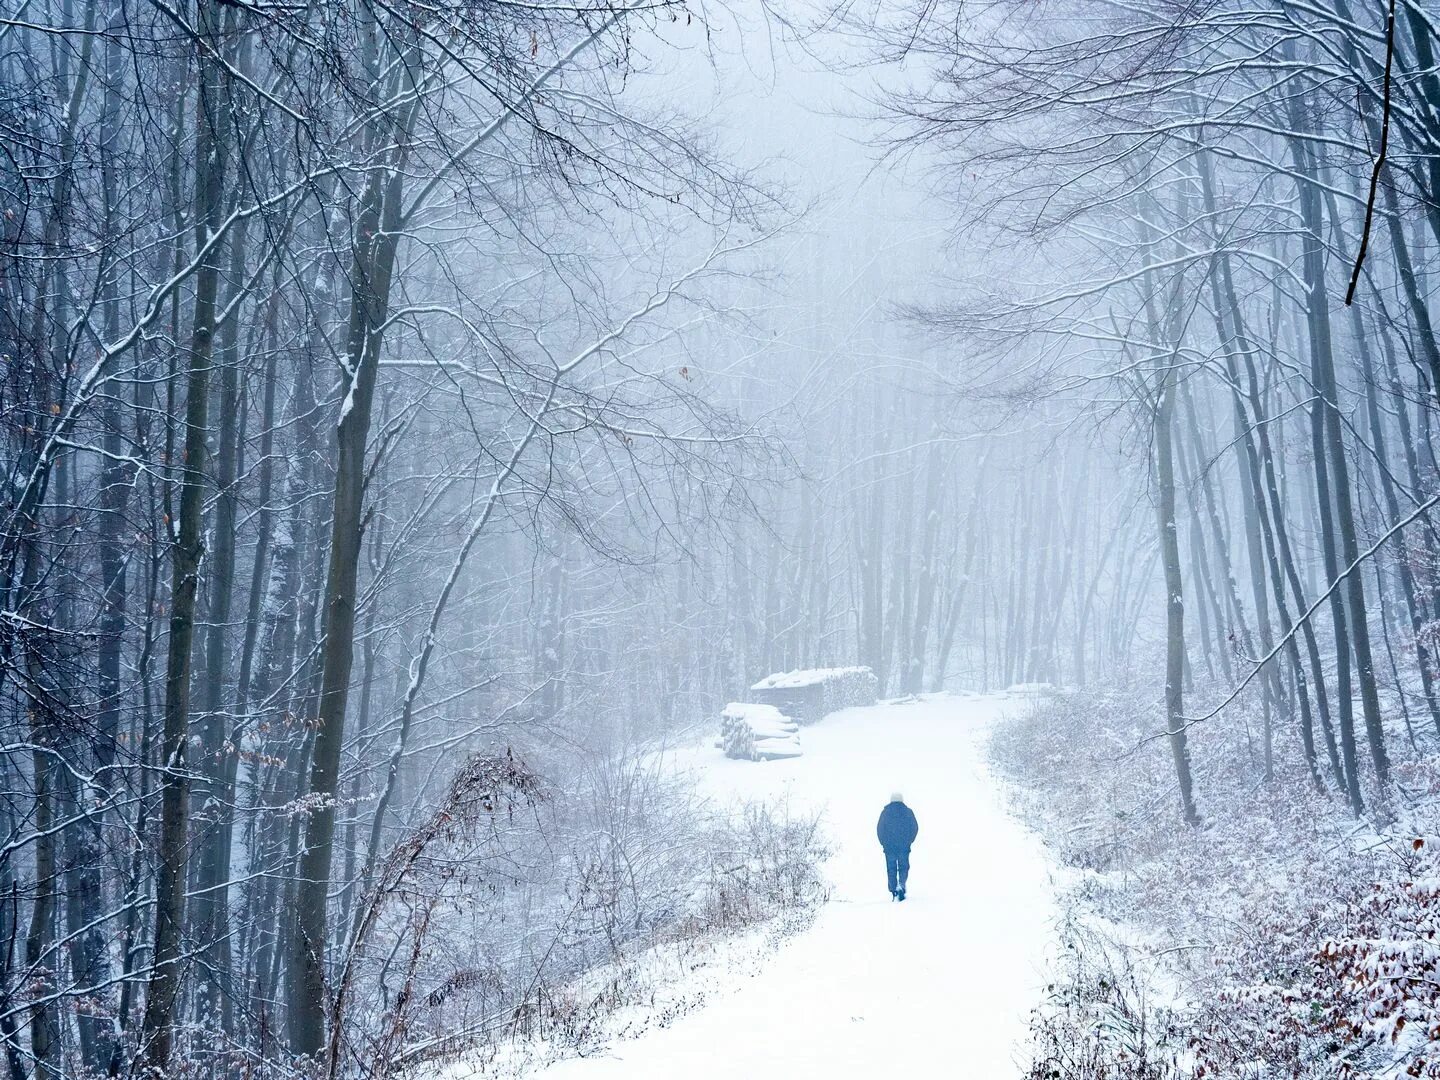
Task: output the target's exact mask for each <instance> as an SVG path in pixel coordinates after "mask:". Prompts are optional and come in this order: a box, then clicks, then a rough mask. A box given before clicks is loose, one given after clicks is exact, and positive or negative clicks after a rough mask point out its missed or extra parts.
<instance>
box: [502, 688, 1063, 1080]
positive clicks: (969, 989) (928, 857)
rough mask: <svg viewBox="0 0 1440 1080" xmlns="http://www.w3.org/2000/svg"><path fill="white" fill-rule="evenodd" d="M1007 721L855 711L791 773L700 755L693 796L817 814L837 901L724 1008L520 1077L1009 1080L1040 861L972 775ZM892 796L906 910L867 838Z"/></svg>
mask: <svg viewBox="0 0 1440 1080" xmlns="http://www.w3.org/2000/svg"><path fill="white" fill-rule="evenodd" d="M1004 707H1005V702H1004V701H1003V700H1001V699H998V698H966V697H937V698H934V699H930V700H924V701H917V702H908V703H904V704H896V705H880V706H876V707H874V708H867V709H852V710H848V711H846V712H844V713H840V714H837V715H835V716H832V717H830V718H828V719H827V720H825V721H824V722H823V723H821V724H818V725H816V726H814V727H810V728H806V729H805V730H804V731H803V733H802V738H803V741H804V746H805V756H804V757H802V758H799V759H796V760H793V761H777V762H768V763H761V764H751V763H745V762H734V761H727V760H725V759H723V758H721V757H720V754H719V751H714V752H707V753H704V754H701V755H698V756H697V757H696V759H695V763H696V764H697V765H699V766H701V769H700V773H699V776H700V780H701V782H702V783H704V784H705V786H706V787H709V788H712V789H713V790H715V791H716V792H717V794H723V793H725V792H733V793H734V794H736V795H739V796H755V795H767V794H778V793H783V792H788V793H789V794H790V795H791V797H792V798H793V799H794V800H796V802H798V803H803V804H805V805H809V806H816V807H824V809H825V815H826V823H827V831H828V832H829V834H830V836H831V837H832V838H833V839H834V842H835V844H836V845H837V848H838V850H837V852H836V854H835V857H834V859H833V860H832V861H831V863H830V864H829V866H828V872H829V875H830V877H831V880H832V881H833V882H834V885H835V890H834V898H833V899H832V901H831V902H830V903H829V904H828V905H826V906H825V908H824V909H823V910H822V911H821V913H820V916H819V918H818V919H817V920H816V922H815V924H814V925H813V926H812V927H811V928H810V929H809V930H807V931H806V932H805V933H803V934H801V935H800V936H798V937H797V938H795V939H794V940H793V941H790V942H789V943H787V944H786V945H785V946H784V947H783V948H782V949H781V951H780V952H779V954H778V955H776V956H775V957H774V958H773V959H772V960H771V961H770V962H769V963H768V964H767V965H766V966H765V967H764V969H763V970H762V971H761V972H760V973H759V974H758V975H757V976H755V977H754V978H753V979H750V980H749V981H747V982H746V983H745V984H744V985H743V986H741V987H740V988H739V989H738V990H736V991H735V992H733V993H729V994H726V995H723V996H721V997H719V998H718V999H717V1000H714V1001H712V1002H710V1003H708V1004H707V1005H706V1006H705V1007H703V1008H701V1009H699V1010H697V1011H695V1012H693V1013H690V1014H688V1015H685V1016H682V1017H680V1018H679V1019H677V1020H676V1021H675V1022H674V1023H673V1024H672V1025H671V1026H669V1027H666V1028H661V1029H656V1030H652V1031H649V1032H647V1033H646V1034H645V1035H643V1036H642V1037H640V1038H638V1039H636V1040H634V1041H631V1042H620V1043H616V1044H614V1045H612V1046H611V1047H609V1049H608V1050H607V1051H606V1052H605V1054H604V1055H601V1056H596V1057H587V1058H584V1059H572V1060H569V1061H564V1062H560V1063H557V1064H554V1065H552V1066H550V1067H549V1068H548V1069H545V1070H542V1071H541V1072H538V1073H532V1074H531V1075H532V1076H537V1077H543V1078H544V1080H611V1078H614V1080H620V1078H622V1077H623V1078H625V1080H652V1078H653V1080H660V1078H662V1077H663V1078H665V1080H674V1078H676V1077H720V1076H733V1077H745V1078H749V1080H796V1078H798V1077H817V1078H818V1077H827V1078H843V1077H865V1078H871V1077H876V1078H880V1077H883V1078H890V1077H904V1078H907V1080H925V1078H928V1077H939V1076H954V1075H958V1076H966V1077H977V1078H984V1080H1005V1078H1007V1077H1016V1076H1019V1075H1020V1074H1021V1071H1022V1070H1021V1066H1020V1063H1019V1061H1020V1059H1019V1056H1018V1054H1017V1049H1018V1048H1019V1046H1020V1043H1021V1040H1022V1039H1023V1036H1024V1031H1025V1018H1026V1015H1027V1013H1028V1012H1029V1010H1030V1008H1031V1007H1032V1006H1033V1005H1034V1004H1035V1003H1036V1002H1037V1001H1038V999H1039V994H1040V991H1041V988H1042V987H1043V981H1044V976H1043V970H1044V967H1045V962H1046V958H1047V952H1048V948H1049V943H1050V940H1051V937H1052V926H1051V914H1052V908H1051V884H1050V880H1049V874H1048V872H1047V864H1046V862H1045V860H1044V858H1043V856H1042V854H1041V850H1040V845H1039V843H1038V841H1037V840H1036V838H1035V837H1034V836H1032V835H1030V834H1029V833H1027V832H1026V831H1025V830H1024V829H1023V828H1022V827H1021V826H1020V825H1019V824H1017V823H1016V822H1015V821H1014V820H1013V819H1012V818H1011V817H1010V816H1009V815H1008V814H1007V813H1006V812H1005V810H1004V808H1003V806H1002V803H1001V796H1000V793H999V792H998V791H997V788H996V785H995V783H994V782H993V780H992V779H991V777H990V776H989V774H988V772H987V769H986V766H985V760H984V732H985V729H986V728H987V727H988V725H989V723H990V721H991V720H992V719H994V717H995V716H996V715H997V714H998V713H999V711H1000V710H1001V709H1003V708H1004ZM894 789H899V790H901V791H903V792H904V794H905V797H906V801H907V802H909V804H910V805H911V807H913V808H914V810H915V813H916V815H917V817H918V818H919V820H920V836H919V839H918V840H917V842H916V844H915V849H914V853H913V858H912V869H911V876H910V898H909V899H908V900H907V901H906V902H905V903H903V904H895V903H892V902H891V900H890V898H889V896H888V895H887V893H886V891H885V867H884V861H883V859H882V857H881V854H880V849H879V846H878V845H877V844H876V841H875V832H874V830H875V818H876V816H877V815H878V813H879V811H880V808H881V806H882V805H883V804H884V802H885V800H886V799H887V797H888V795H889V793H890V791H892V790H894Z"/></svg>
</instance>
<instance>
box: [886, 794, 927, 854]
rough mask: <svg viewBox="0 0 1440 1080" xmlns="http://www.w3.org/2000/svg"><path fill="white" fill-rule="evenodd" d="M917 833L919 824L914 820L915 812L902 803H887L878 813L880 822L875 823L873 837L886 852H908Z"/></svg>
mask: <svg viewBox="0 0 1440 1080" xmlns="http://www.w3.org/2000/svg"><path fill="white" fill-rule="evenodd" d="M919 832H920V823H919V822H918V821H916V820H915V811H913V810H911V809H910V807H908V806H906V805H905V804H904V803H903V802H892V803H887V804H886V806H885V809H884V810H881V811H880V820H879V821H878V822H876V823H875V835H876V837H878V838H879V840H880V846H881V847H883V848H884V849H885V850H886V851H909V850H910V845H911V844H913V843H914V842H915V837H916V835H917V834H918V833H919Z"/></svg>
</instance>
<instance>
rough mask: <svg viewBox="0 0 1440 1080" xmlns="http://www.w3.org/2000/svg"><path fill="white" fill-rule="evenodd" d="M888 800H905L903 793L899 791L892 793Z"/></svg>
mask: <svg viewBox="0 0 1440 1080" xmlns="http://www.w3.org/2000/svg"><path fill="white" fill-rule="evenodd" d="M890 801H891V802H904V801H905V796H904V795H901V794H900V792H898V791H897V792H895V793H893V794H892V795H891V796H890Z"/></svg>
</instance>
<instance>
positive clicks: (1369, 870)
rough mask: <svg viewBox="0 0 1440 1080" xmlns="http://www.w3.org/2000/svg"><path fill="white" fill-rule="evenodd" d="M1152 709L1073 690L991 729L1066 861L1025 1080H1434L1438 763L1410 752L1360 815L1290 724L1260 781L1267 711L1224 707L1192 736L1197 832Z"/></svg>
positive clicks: (1024, 806)
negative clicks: (1061, 913)
mask: <svg viewBox="0 0 1440 1080" xmlns="http://www.w3.org/2000/svg"><path fill="white" fill-rule="evenodd" d="M1157 713H1158V710H1157V708H1156V706H1155V704H1154V703H1153V702H1150V701H1147V700H1144V699H1143V698H1140V697H1138V696H1134V695H1129V694H1127V693H1125V692H1122V691H1107V692H1100V691H1083V692H1063V693H1059V694H1056V695H1053V696H1050V697H1047V698H1045V699H1042V700H1040V701H1038V702H1037V703H1035V704H1034V705H1033V707H1031V708H1029V709H1027V711H1026V712H1025V713H1024V714H1023V715H1019V716H1016V717H1014V718H1013V719H1012V720H1010V721H1009V722H1007V723H1005V724H1002V725H1000V726H999V727H998V728H997V730H996V732H995V734H994V736H993V739H992V744H991V754H992V757H993V759H994V761H995V762H996V763H997V765H998V766H999V767H1000V769H1001V770H1002V772H1003V773H1004V774H1005V775H1007V776H1008V778H1009V779H1010V780H1011V782H1012V787H1013V791H1014V797H1015V801H1016V803H1017V806H1018V809H1019V812H1020V813H1021V815H1022V816H1023V817H1024V818H1025V820H1026V821H1027V822H1028V823H1029V824H1030V825H1031V826H1032V827H1033V828H1035V829H1036V830H1037V831H1038V832H1039V833H1041V835H1042V836H1043V837H1044V839H1045V841H1046V843H1047V844H1048V846H1049V847H1050V848H1051V849H1052V851H1053V852H1054V854H1055V856H1056V858H1057V859H1058V861H1060V862H1061V863H1062V864H1063V865H1065V866H1066V867H1068V868H1069V869H1070V871H1071V875H1070V885H1069V888H1068V891H1067V895H1066V896H1065V898H1064V907H1065V910H1066V911H1067V919H1066V921H1065V925H1064V926H1063V927H1062V933H1063V938H1064V943H1065V946H1066V949H1065V956H1066V962H1065V963H1063V964H1062V965H1060V971H1059V973H1058V974H1057V982H1056V984H1055V985H1054V986H1052V987H1051V990H1050V994H1049V996H1048V997H1047V1000H1046V1002H1045V1003H1044V1005H1042V1007H1041V1008H1040V1009H1038V1010H1037V1011H1036V1013H1035V1016H1034V1018H1033V1023H1032V1035H1033V1064H1032V1068H1031V1071H1030V1073H1029V1077H1030V1078H1031V1080H1039V1078H1047V1080H1198V1078H1201V1077H1206V1078H1235V1080H1240V1078H1245V1080H1260V1078H1266V1080H1268V1078H1270V1077H1286V1078H1293V1080H1302V1078H1303V1080H1312V1078H1313V1080H1330V1078H1335V1080H1339V1078H1354V1080H1362V1078H1375V1080H1379V1078H1387V1080H1388V1078H1392V1077H1402V1076H1424V1077H1440V942H1437V939H1436V930H1437V928H1440V900H1437V897H1440V859H1437V853H1436V852H1435V850H1434V849H1435V843H1436V840H1440V838H1435V839H1432V838H1431V836H1430V834H1431V833H1434V832H1437V831H1440V830H1435V829H1434V826H1433V822H1434V820H1435V818H1434V814H1435V807H1436V793H1437V792H1440V770H1437V769H1436V766H1435V761H1434V757H1433V755H1431V754H1427V753H1424V752H1421V751H1411V752H1409V753H1408V754H1406V756H1404V757H1403V758H1402V759H1401V761H1400V762H1399V763H1398V764H1397V768H1396V775H1397V777H1398V778H1399V783H1398V784H1396V785H1393V790H1392V792H1391V793H1390V796H1389V799H1388V801H1387V804H1386V805H1385V807H1384V808H1383V814H1377V815H1376V817H1377V820H1356V819H1355V818H1354V817H1352V816H1351V815H1350V814H1349V813H1348V811H1347V809H1346V806H1345V804H1344V802H1343V800H1342V799H1341V798H1340V797H1339V795H1338V794H1336V793H1334V792H1333V791H1321V790H1317V788H1316V785H1315V784H1314V783H1313V782H1312V781H1311V779H1310V777H1309V775H1308V772H1307V770H1306V769H1305V768H1304V765H1303V761H1302V760H1301V758H1300V754H1299V750H1298V746H1294V745H1291V743H1292V742H1296V741H1298V740H1295V739H1294V736H1293V734H1292V733H1289V732H1278V733H1277V736H1276V738H1277V745H1276V752H1275V759H1274V761H1275V765H1274V774H1273V776H1272V778H1271V779H1269V780H1268V781H1267V780H1265V779H1263V770H1262V768H1261V764H1260V750H1259V747H1260V746H1261V745H1262V744H1261V741H1260V735H1261V732H1260V726H1259V722H1258V721H1257V719H1256V718H1255V717H1254V716H1252V715H1250V714H1248V713H1247V712H1245V711H1244V710H1243V709H1235V710H1232V711H1231V712H1229V713H1227V714H1222V716H1221V717H1217V718H1216V719H1214V720H1212V721H1209V722H1207V723H1206V724H1205V725H1201V726H1196V727H1195V728H1192V729H1191V750H1192V754H1193V759H1194V762H1195V771H1196V785H1195V786H1196V796H1197V799H1198V800H1199V802H1200V807H1201V812H1202V816H1203V821H1202V824H1201V826H1200V827H1199V828H1189V827H1186V826H1185V825H1183V824H1182V823H1181V821H1180V817H1179V814H1178V811H1177V806H1178V797H1177V794H1176V788H1175V781H1174V776H1173V768H1172V765H1171V762H1170V757H1169V750H1168V747H1167V746H1166V745H1165V743H1164V741H1163V740H1156V739H1154V738H1153V736H1154V733H1155V730H1156V727H1157V721H1156V719H1155V718H1156V716H1157ZM1401 752H1402V753H1404V751H1401ZM1427 822H1428V823H1432V824H1430V825H1429V827H1428V828H1427Z"/></svg>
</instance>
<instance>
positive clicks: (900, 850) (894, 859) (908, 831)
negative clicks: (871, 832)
mask: <svg viewBox="0 0 1440 1080" xmlns="http://www.w3.org/2000/svg"><path fill="white" fill-rule="evenodd" d="M919 832H920V823H919V822H918V821H916V820H915V811H913V810H911V809H910V807H908V806H906V805H905V797H904V796H903V795H901V794H900V792H898V791H897V792H895V794H894V795H891V796H890V801H889V803H887V804H886V806H885V809H884V810H881V811H880V820H879V821H878V822H876V823H875V835H876V837H877V838H878V839H879V840H880V846H881V847H882V848H884V849H885V880H886V882H887V883H888V884H889V886H890V896H891V898H892V899H895V900H904V899H905V881H906V879H907V878H909V876H910V845H911V844H913V843H915V837H916V836H917V835H918V834H919Z"/></svg>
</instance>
